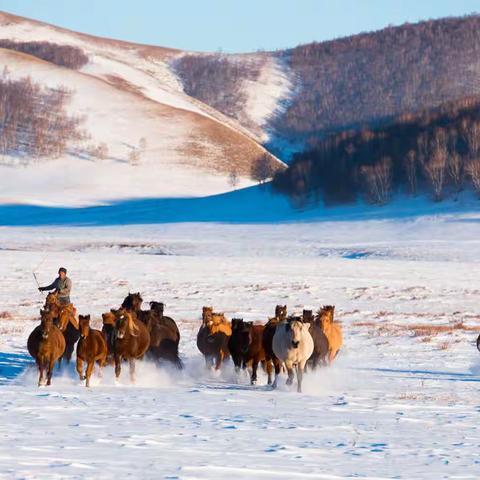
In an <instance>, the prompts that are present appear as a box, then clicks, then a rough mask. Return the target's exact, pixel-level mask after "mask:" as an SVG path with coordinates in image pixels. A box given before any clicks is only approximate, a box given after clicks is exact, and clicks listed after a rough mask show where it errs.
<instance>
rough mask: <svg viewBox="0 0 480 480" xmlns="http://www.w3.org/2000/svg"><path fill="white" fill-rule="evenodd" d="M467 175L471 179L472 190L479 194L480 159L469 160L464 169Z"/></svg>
mask: <svg viewBox="0 0 480 480" xmlns="http://www.w3.org/2000/svg"><path fill="white" fill-rule="evenodd" d="M466 170H467V173H468V175H470V178H471V179H472V184H473V188H474V189H475V191H476V192H477V193H478V194H480V159H478V158H476V159H474V160H470V162H469V163H468V164H467V167H466Z"/></svg>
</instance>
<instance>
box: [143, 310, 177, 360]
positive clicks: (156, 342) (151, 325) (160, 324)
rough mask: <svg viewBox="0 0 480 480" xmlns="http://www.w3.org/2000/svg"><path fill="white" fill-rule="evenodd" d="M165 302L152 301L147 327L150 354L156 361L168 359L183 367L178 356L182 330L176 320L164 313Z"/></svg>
mask: <svg viewBox="0 0 480 480" xmlns="http://www.w3.org/2000/svg"><path fill="white" fill-rule="evenodd" d="M163 309H164V304H163V303H160V302H150V315H149V317H148V323H147V328H148V332H149V333H150V345H149V348H148V355H149V356H151V357H152V358H153V359H154V360H156V361H161V360H167V361H169V362H171V363H173V364H174V365H175V366H176V367H177V368H178V369H182V368H183V364H182V361H181V360H180V357H179V356H178V344H179V343H180V332H179V330H178V327H177V324H176V323H175V321H174V320H173V319H172V318H170V317H166V316H164V315H163Z"/></svg>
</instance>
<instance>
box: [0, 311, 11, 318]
mask: <svg viewBox="0 0 480 480" xmlns="http://www.w3.org/2000/svg"><path fill="white" fill-rule="evenodd" d="M0 319H1V320H12V319H13V315H12V314H11V313H10V312H7V311H3V312H0Z"/></svg>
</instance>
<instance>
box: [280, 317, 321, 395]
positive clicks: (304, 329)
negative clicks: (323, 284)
mask: <svg viewBox="0 0 480 480" xmlns="http://www.w3.org/2000/svg"><path fill="white" fill-rule="evenodd" d="M308 330H309V325H308V324H307V323H303V322H302V321H301V320H300V318H299V317H291V318H290V319H288V321H286V322H280V323H279V324H278V325H277V328H276V329H275V335H274V336H273V343H272V346H273V351H274V353H275V356H276V357H277V358H278V360H279V361H280V362H281V363H283V364H284V365H285V367H286V368H287V372H288V379H287V385H291V384H292V383H293V375H294V374H293V368H294V367H295V370H296V372H297V392H301V391H302V378H303V370H304V368H305V364H306V363H307V360H308V359H309V358H310V356H311V355H312V352H313V339H312V336H311V335H310V332H309V331H308ZM279 375H280V368H279V367H277V365H275V381H274V382H273V388H276V387H277V381H278V376H279Z"/></svg>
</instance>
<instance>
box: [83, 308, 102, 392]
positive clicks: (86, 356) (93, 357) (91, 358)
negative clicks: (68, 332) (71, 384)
mask: <svg viewBox="0 0 480 480" xmlns="http://www.w3.org/2000/svg"><path fill="white" fill-rule="evenodd" d="M78 320H79V324H80V340H79V341H78V343H77V372H78V375H79V377H80V380H86V383H85V386H86V387H89V386H90V376H91V375H92V371H93V366H94V364H95V362H97V364H98V366H99V367H100V368H103V367H104V366H105V364H106V362H107V354H108V349H107V343H106V342H105V338H104V337H103V334H102V332H101V331H100V330H94V329H93V328H90V315H80V316H79V317H78ZM83 362H87V370H86V373H85V375H84V374H83Z"/></svg>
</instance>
